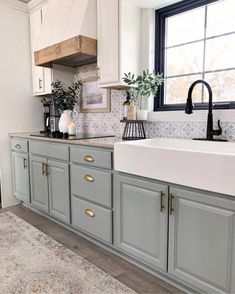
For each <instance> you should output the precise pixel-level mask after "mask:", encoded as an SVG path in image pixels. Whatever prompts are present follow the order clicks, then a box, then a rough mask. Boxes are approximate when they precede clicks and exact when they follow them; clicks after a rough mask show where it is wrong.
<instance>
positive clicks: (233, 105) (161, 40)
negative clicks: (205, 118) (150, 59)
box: [154, 0, 235, 111]
mask: <svg viewBox="0 0 235 294" xmlns="http://www.w3.org/2000/svg"><path fill="white" fill-rule="evenodd" d="M216 1H218V0H183V1H181V2H178V3H175V4H172V5H169V6H166V7H164V8H161V9H159V10H156V11H155V71H156V72H159V73H164V67H165V46H164V44H165V23H166V21H165V20H166V18H168V17H170V16H174V15H177V14H179V13H183V12H186V11H188V10H191V9H194V8H198V7H201V6H204V5H208V4H210V3H213V2H216ZM186 99H187V97H185V102H186ZM194 105H195V110H200V109H207V108H208V103H195V104H194ZM184 109H185V104H184V103H182V104H179V103H177V104H164V85H162V86H161V87H159V91H158V94H157V97H155V99H154V111H172V110H184ZM214 109H235V102H233V101H223V102H216V103H214Z"/></svg>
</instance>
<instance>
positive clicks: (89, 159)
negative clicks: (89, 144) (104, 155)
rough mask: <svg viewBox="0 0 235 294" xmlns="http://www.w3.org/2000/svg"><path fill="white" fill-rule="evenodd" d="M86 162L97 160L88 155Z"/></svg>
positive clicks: (85, 158)
mask: <svg viewBox="0 0 235 294" xmlns="http://www.w3.org/2000/svg"><path fill="white" fill-rule="evenodd" d="M84 160H85V161H87V162H94V161H95V159H94V158H93V157H92V156H91V155H86V156H85V157H84Z"/></svg>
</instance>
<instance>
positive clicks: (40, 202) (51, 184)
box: [30, 156, 70, 223]
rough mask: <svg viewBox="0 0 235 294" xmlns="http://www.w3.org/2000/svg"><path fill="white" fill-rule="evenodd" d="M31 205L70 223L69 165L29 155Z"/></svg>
mask: <svg viewBox="0 0 235 294" xmlns="http://www.w3.org/2000/svg"><path fill="white" fill-rule="evenodd" d="M30 170H31V194H32V206H34V207H36V208H38V209H40V210H42V211H44V212H47V213H50V215H52V216H54V217H55V218H57V219H59V220H61V221H63V222H65V223H70V197H69V165H68V163H65V162H59V161H53V160H49V159H47V158H45V157H39V156H31V157H30Z"/></svg>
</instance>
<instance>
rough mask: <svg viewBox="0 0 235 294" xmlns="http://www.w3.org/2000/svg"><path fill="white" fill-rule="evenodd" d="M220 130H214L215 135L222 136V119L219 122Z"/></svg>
mask: <svg viewBox="0 0 235 294" xmlns="http://www.w3.org/2000/svg"><path fill="white" fill-rule="evenodd" d="M218 128H219V129H218V130H213V135H215V136H220V135H222V128H221V124H220V119H219V120H218Z"/></svg>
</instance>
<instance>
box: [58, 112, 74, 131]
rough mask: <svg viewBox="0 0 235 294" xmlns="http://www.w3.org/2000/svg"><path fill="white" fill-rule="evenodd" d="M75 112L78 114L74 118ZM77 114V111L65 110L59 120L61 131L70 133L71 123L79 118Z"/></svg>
mask: <svg viewBox="0 0 235 294" xmlns="http://www.w3.org/2000/svg"><path fill="white" fill-rule="evenodd" d="M73 113H75V114H76V116H75V118H73ZM77 115H78V114H77V112H76V111H72V110H64V111H63V112H62V114H61V117H60V120H59V131H60V132H61V133H68V127H69V124H70V123H72V122H74V121H75V120H76V119H77Z"/></svg>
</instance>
